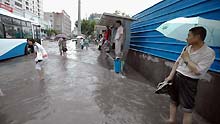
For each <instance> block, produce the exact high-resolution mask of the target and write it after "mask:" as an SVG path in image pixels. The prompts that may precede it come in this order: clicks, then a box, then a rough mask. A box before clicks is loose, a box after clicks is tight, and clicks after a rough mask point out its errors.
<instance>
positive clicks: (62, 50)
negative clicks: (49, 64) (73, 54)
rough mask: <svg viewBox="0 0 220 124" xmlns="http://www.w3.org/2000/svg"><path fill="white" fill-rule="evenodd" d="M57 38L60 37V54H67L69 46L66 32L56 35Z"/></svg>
mask: <svg viewBox="0 0 220 124" xmlns="http://www.w3.org/2000/svg"><path fill="white" fill-rule="evenodd" d="M56 38H58V46H59V51H60V55H61V56H62V55H64V56H66V51H67V46H66V39H67V36H66V35H65V34H58V35H56Z"/></svg>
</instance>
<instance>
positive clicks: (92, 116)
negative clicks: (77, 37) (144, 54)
mask: <svg viewBox="0 0 220 124" xmlns="http://www.w3.org/2000/svg"><path fill="white" fill-rule="evenodd" d="M43 44H44V47H45V48H46V50H47V51H48V53H49V58H48V60H47V61H45V63H44V71H45V80H43V81H40V80H39V79H38V77H37V73H36V70H35V67H34V66H35V63H34V59H33V56H32V55H29V56H24V57H18V58H14V59H10V60H7V61H3V62H0V70H1V71H0V88H1V89H2V92H3V93H4V96H2V97H0V124H163V123H164V119H166V118H167V115H168V110H169V109H168V105H169V98H168V97H167V96H163V95H156V94H154V90H155V88H153V87H152V86H150V85H148V82H147V81H146V80H145V79H144V78H143V77H141V76H140V75H139V74H138V73H136V72H135V71H134V70H132V69H130V70H129V71H128V73H127V74H126V76H127V78H121V76H120V75H118V74H115V73H114V72H112V71H111V69H112V64H111V62H109V60H108V58H106V57H105V56H103V55H100V52H99V51H98V50H97V48H96V46H94V45H91V46H90V48H89V50H80V49H76V48H75V43H73V42H71V41H69V42H68V53H67V56H66V57H63V56H59V51H58V46H57V43H56V42H49V41H45V42H44V43H43Z"/></svg>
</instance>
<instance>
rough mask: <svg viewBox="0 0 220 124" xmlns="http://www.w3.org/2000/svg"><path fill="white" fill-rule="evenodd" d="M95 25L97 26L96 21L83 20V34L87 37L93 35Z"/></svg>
mask: <svg viewBox="0 0 220 124" xmlns="http://www.w3.org/2000/svg"><path fill="white" fill-rule="evenodd" d="M95 25H96V22H95V21H94V20H85V19H83V20H82V22H81V31H82V34H85V35H87V36H89V35H92V34H93V32H94V27H95Z"/></svg>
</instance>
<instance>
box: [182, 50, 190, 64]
mask: <svg viewBox="0 0 220 124" xmlns="http://www.w3.org/2000/svg"><path fill="white" fill-rule="evenodd" d="M181 58H182V59H183V61H184V62H188V61H189V60H190V57H189V53H188V51H187V50H185V51H184V52H183V53H182V54H181Z"/></svg>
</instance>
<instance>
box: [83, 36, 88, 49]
mask: <svg viewBox="0 0 220 124" xmlns="http://www.w3.org/2000/svg"><path fill="white" fill-rule="evenodd" d="M84 46H85V47H86V50H88V48H89V40H88V39H87V38H86V39H85V41H84Z"/></svg>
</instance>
